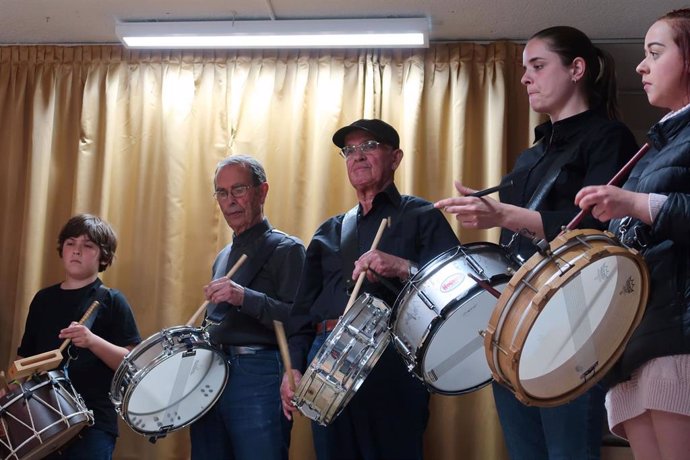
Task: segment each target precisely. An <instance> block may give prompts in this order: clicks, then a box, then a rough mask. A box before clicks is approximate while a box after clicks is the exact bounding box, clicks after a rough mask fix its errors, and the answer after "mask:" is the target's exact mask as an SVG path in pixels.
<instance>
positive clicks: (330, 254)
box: [289, 184, 459, 372]
mask: <svg viewBox="0 0 690 460" xmlns="http://www.w3.org/2000/svg"><path fill="white" fill-rule="evenodd" d="M428 204H429V202H427V201H425V200H422V199H420V198H417V197H413V196H406V195H403V196H401V195H400V193H399V192H398V190H397V188H396V187H395V185H394V184H391V185H390V186H389V187H387V188H386V189H385V190H384V191H383V192H380V193H379V194H378V195H376V197H375V198H374V201H373V203H372V209H371V210H370V211H369V212H368V213H367V214H366V215H362V209H361V206H359V212H358V214H357V245H358V256H360V255H362V254H364V253H365V252H367V251H368V250H369V249H370V248H371V244H372V243H373V241H374V237H375V235H376V232H377V230H378V228H379V225H380V224H381V220H382V219H384V218H387V217H391V218H392V225H391V227H390V228H387V229H386V230H385V231H384V232H383V236H382V237H381V241H380V243H379V245H378V248H377V249H379V250H380V251H382V252H385V253H387V254H392V255H394V256H398V257H402V258H405V259H408V260H410V261H412V262H413V263H415V264H417V265H419V266H420V267H421V266H422V265H424V264H425V263H427V262H429V261H430V260H432V259H433V258H434V257H436V256H437V255H439V254H441V253H442V252H444V251H445V250H447V249H450V248H452V247H455V246H457V245H458V244H459V242H458V239H457V237H456V236H455V233H454V232H453V230H452V228H451V227H450V225H449V224H448V221H446V219H445V218H444V217H443V214H441V212H440V211H438V210H436V209H432V210H428V211H427V212H421V213H416V212H412V213H410V210H412V209H415V208H419V207H422V206H425V205H428ZM343 218H344V214H340V215H337V216H335V217H332V218H330V219H328V220H327V221H326V222H324V223H323V224H322V225H321V226H320V227H319V229H318V230H317V231H316V233H315V234H314V236H313V238H312V240H311V243H310V244H309V247H308V248H307V258H306V261H305V265H304V269H303V271H302V277H301V281H300V285H299V289H298V291H297V296H296V297H295V303H294V305H293V308H292V311H291V312H290V322H289V326H290V327H289V331H290V338H289V344H290V354H291V359H292V363H293V365H294V367H295V368H296V369H300V370H301V371H302V372H304V370H305V368H306V364H307V363H306V357H307V353H308V352H309V348H310V347H311V343H312V341H313V340H314V335H315V329H314V325H315V324H316V323H318V322H320V321H323V320H326V319H335V318H338V317H339V316H340V315H341V314H342V313H343V310H344V309H345V305H346V304H347V301H348V292H347V290H346V280H347V279H349V277H350V275H351V274H352V270H353V269H354V266H353V267H349V268H347V270H350V272H349V273H344V271H343V260H342V256H341V251H340V235H341V229H342V224H343ZM389 281H391V282H393V283H396V282H397V285H398V286H399V287H402V284H401V283H400V281H398V280H389ZM364 292H368V293H370V294H371V295H373V296H375V297H377V298H379V299H381V300H383V301H384V302H386V303H387V304H388V306H390V307H391V308H392V307H393V305H394V303H395V299H396V296H397V295H396V293H393V292H391V291H390V290H389V289H388V288H386V287H384V286H383V285H382V284H381V283H369V282H368V281H366V280H365V282H364V284H363V285H362V289H361V291H360V294H362V293H364Z"/></svg>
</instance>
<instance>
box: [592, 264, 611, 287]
mask: <svg viewBox="0 0 690 460" xmlns="http://www.w3.org/2000/svg"><path fill="white" fill-rule="evenodd" d="M610 276H611V271H610V270H609V264H606V263H604V264H601V266H600V267H599V269H598V270H597V275H596V276H595V277H594V280H595V281H598V282H600V283H603V282H604V281H606V280H607V279H609V277H610Z"/></svg>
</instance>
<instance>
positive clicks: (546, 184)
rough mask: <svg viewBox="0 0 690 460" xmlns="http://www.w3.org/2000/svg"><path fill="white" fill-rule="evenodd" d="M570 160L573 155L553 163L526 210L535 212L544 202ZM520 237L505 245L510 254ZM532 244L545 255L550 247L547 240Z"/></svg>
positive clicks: (515, 235) (563, 156) (514, 235)
mask: <svg viewBox="0 0 690 460" xmlns="http://www.w3.org/2000/svg"><path fill="white" fill-rule="evenodd" d="M546 149H547V150H548V147H546ZM547 150H545V151H544V155H546V153H547ZM570 158H572V155H565V154H561V155H558V156H557V157H556V158H555V159H554V160H553V162H551V164H550V165H549V167H548V168H547V169H546V171H545V172H544V175H543V176H542V178H541V181H539V184H537V187H536V188H535V189H534V192H532V196H531V197H530V199H529V200H528V201H527V203H526V204H525V206H524V207H525V209H530V210H532V211H535V210H536V209H537V208H538V207H539V206H540V205H541V204H542V203H543V202H544V200H545V199H546V196H547V195H548V194H549V192H550V191H551V189H552V188H553V186H554V184H555V183H556V179H557V178H558V175H559V174H560V173H561V168H563V166H565V164H566V163H567V162H568V160H569V159H570ZM518 235H520V232H515V233H514V234H513V237H512V238H511V239H510V241H509V242H508V243H507V244H506V245H505V248H506V249H507V250H508V252H511V251H510V248H511V247H512V246H513V244H515V241H516V240H517V237H518ZM532 243H533V244H534V245H535V246H537V248H538V250H539V251H540V252H541V253H543V251H544V249H545V248H547V247H548V243H547V242H546V241H545V240H537V239H536V238H535V240H533V241H532ZM516 253H517V251H516ZM520 263H524V261H522V260H520Z"/></svg>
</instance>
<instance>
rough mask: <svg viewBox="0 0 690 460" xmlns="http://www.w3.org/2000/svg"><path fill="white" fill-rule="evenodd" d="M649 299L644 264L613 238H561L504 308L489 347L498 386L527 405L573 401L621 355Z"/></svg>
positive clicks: (517, 281) (509, 293) (593, 233)
mask: <svg viewBox="0 0 690 460" xmlns="http://www.w3.org/2000/svg"><path fill="white" fill-rule="evenodd" d="M648 292H649V273H648V271H647V265H646V264H645V262H644V260H643V259H642V257H641V256H640V255H639V254H638V253H637V252H636V251H633V250H631V249H628V248H626V247H624V246H622V245H621V244H620V243H619V242H618V241H617V240H616V239H615V238H614V236H613V235H612V234H610V233H608V232H600V231H598V230H573V231H570V232H567V233H565V234H561V235H560V236H558V237H557V238H555V239H554V240H553V241H552V242H551V243H550V248H549V250H548V251H547V252H546V253H545V254H544V255H542V254H540V253H536V254H534V255H533V256H532V257H530V258H529V260H528V261H527V262H526V263H525V264H524V265H523V266H522V267H521V268H520V269H519V270H518V271H517V272H516V273H515V276H513V278H512V279H511V280H510V283H509V284H508V286H507V287H506V289H505V290H504V291H503V294H502V295H501V297H500V299H499V301H498V304H497V305H496V310H495V311H494V313H493V314H492V316H491V319H490V321H489V327H488V328H487V332H486V335H485V341H484V346H485V351H486V359H487V360H488V362H489V366H490V367H491V372H492V373H493V376H494V378H495V379H496V381H497V382H499V383H502V384H503V385H505V386H506V387H508V388H510V389H511V390H512V391H513V392H514V393H515V396H516V397H517V398H518V399H519V400H520V401H522V402H523V403H524V404H532V405H535V406H543V407H548V406H556V405H561V404H565V403H567V402H569V401H572V400H573V399H575V398H577V397H578V396H580V395H581V394H582V393H584V392H585V391H587V390H588V389H589V388H590V387H592V386H593V385H594V384H595V383H596V382H598V381H599V380H600V379H601V378H602V377H603V376H604V375H605V374H606V372H607V371H608V370H609V369H610V368H611V367H612V366H613V365H614V363H615V362H616V360H617V359H618V357H619V356H620V355H621V353H622V352H623V349H624V347H625V344H626V343H627V342H628V339H629V338H630V336H631V335H632V332H633V331H634V329H635V328H636V327H637V325H638V324H639V322H640V320H641V319H642V315H643V314H644V308H645V306H646V304H647V295H648Z"/></svg>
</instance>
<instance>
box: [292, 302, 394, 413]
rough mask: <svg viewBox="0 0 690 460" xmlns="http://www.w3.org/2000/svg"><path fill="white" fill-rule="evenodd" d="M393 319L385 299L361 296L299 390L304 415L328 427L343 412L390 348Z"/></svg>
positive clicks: (297, 400)
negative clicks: (389, 321)
mask: <svg viewBox="0 0 690 460" xmlns="http://www.w3.org/2000/svg"><path fill="white" fill-rule="evenodd" d="M389 318H390V308H388V305H386V303H385V302H384V301H382V300H380V299H378V298H376V297H373V296H371V295H369V294H363V295H361V296H359V297H358V298H357V300H356V301H355V302H354V303H353V304H352V307H350V309H349V310H348V311H347V312H346V313H345V314H344V315H343V317H342V318H341V319H340V321H339V322H338V324H337V325H336V327H335V329H333V331H332V332H331V334H330V335H329V336H328V339H327V340H326V341H325V342H324V344H323V345H322V346H321V348H319V351H318V352H317V354H316V356H315V357H314V359H313V360H312V362H311V363H310V364H309V368H308V369H307V371H306V372H305V373H304V375H303V376H302V380H300V383H299V386H298V387H297V389H296V390H295V396H294V398H293V403H294V404H295V406H296V407H297V408H298V409H299V410H300V411H301V412H302V413H303V414H304V415H306V416H307V417H309V418H310V419H312V420H314V421H315V422H317V423H319V424H321V425H324V426H325V425H328V424H329V423H330V422H331V421H332V420H333V419H335V418H336V417H337V416H338V414H340V412H341V411H342V410H343V409H344V408H345V406H346V405H347V403H348V402H350V400H351V399H352V397H353V396H354V395H355V393H356V392H357V390H358V389H359V387H360V386H361V385H362V383H363V382H364V379H366V378H367V376H368V375H369V372H371V370H372V369H373V368H374V366H375V365H376V363H377V362H378V360H379V358H380V357H381V354H382V353H383V352H384V350H385V349H386V346H387V345H388V342H389V341H390V331H389V329H388V320H389ZM401 404H404V401H401Z"/></svg>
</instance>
